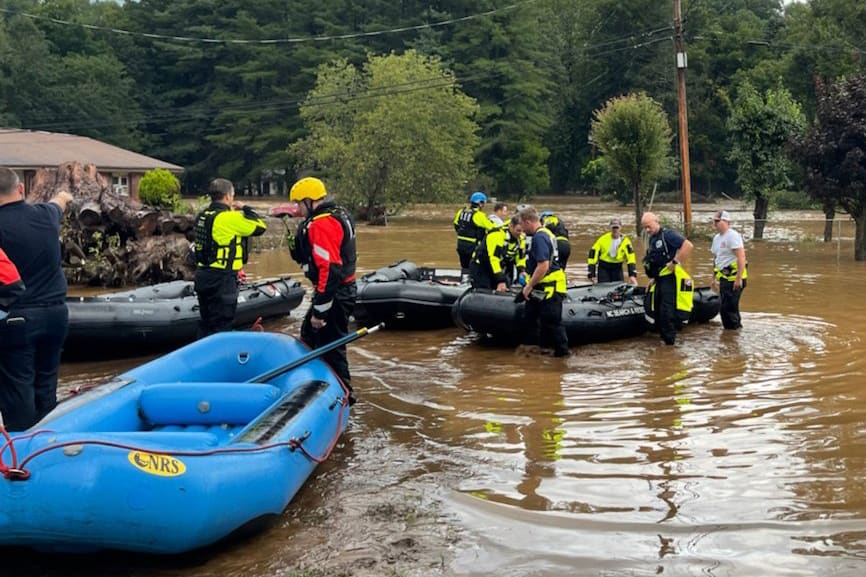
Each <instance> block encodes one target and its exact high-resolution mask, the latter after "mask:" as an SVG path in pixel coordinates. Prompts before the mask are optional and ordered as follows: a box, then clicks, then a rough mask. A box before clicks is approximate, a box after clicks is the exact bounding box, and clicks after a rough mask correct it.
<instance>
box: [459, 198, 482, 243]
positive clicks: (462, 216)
mask: <svg viewBox="0 0 866 577" xmlns="http://www.w3.org/2000/svg"><path fill="white" fill-rule="evenodd" d="M479 210H481V209H480V208H479V207H477V206H467V207H464V208H461V209H460V210H458V211H457V215H456V216H455V217H454V230H455V231H457V240H465V241H467V242H472V243H477V242H478V241H480V240H481V239H482V238H484V235H485V233H486V232H487V230H486V229H484V228H483V227H480V226H478V224H476V223H475V213H476V212H478V211H479Z"/></svg>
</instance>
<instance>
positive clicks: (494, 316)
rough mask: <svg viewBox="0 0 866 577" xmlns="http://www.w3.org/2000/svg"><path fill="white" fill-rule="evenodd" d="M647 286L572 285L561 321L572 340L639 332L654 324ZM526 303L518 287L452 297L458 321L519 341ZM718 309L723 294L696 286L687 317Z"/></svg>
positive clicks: (701, 317) (694, 319) (704, 316)
mask: <svg viewBox="0 0 866 577" xmlns="http://www.w3.org/2000/svg"><path fill="white" fill-rule="evenodd" d="M645 294H646V289H645V288H644V287H637V286H633V285H629V284H621V283H603V284H596V285H586V286H578V287H571V288H569V289H568V299H567V300H566V301H564V302H563V304H562V323H563V325H565V331H566V333H568V342H569V344H570V345H580V344H585V343H598V342H604V341H611V340H615V339H621V338H625V337H632V336H637V335H640V334H642V333H644V332H645V331H647V330H648V329H649V328H650V325H649V323H648V322H647V320H646V319H645V318H644V305H643V301H644V296H645ZM523 308H524V305H523V304H522V303H520V304H517V303H515V302H514V293H510V292H509V293H501V294H498V293H493V292H490V291H468V292H466V293H465V294H464V295H462V296H461V297H460V298H459V299H458V300H457V302H455V303H454V307H453V310H452V312H453V315H454V321H455V322H456V323H457V325H458V326H461V327H463V328H464V329H466V330H469V331H475V332H477V333H481V334H484V335H487V336H489V337H492V338H493V339H495V340H497V341H500V342H504V343H509V344H516V343H519V342H520V341H521V339H522V337H523V336H524V335H525V334H526V330H527V329H526V326H525V321H524V319H523ZM718 313H719V295H718V294H716V293H715V292H713V291H712V290H711V289H710V288H709V287H704V288H697V289H695V296H694V309H693V310H692V314H691V317H690V318H689V323H705V322H707V321H709V320H710V319H712V318H713V317H715V316H716V315H717V314H718Z"/></svg>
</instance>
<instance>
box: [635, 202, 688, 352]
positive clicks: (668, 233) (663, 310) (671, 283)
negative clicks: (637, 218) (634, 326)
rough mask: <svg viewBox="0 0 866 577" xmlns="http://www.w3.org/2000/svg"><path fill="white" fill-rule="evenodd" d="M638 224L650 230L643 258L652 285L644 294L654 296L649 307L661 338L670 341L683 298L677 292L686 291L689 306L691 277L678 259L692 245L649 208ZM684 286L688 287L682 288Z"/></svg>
mask: <svg viewBox="0 0 866 577" xmlns="http://www.w3.org/2000/svg"><path fill="white" fill-rule="evenodd" d="M641 225H642V226H643V228H644V229H646V231H647V232H648V233H649V234H650V237H649V240H648V241H647V252H646V256H644V259H643V263H644V269H645V270H646V273H647V276H648V277H649V279H650V287H652V285H653V284H655V289H654V290H653V291H651V294H650V295H648V296H647V298H652V299H654V300H653V306H652V309H653V311H654V314H655V316H656V321H657V324H658V327H659V332H660V333H661V337H662V340H663V341H664V342H665V344H666V345H673V344H674V343H675V342H676V339H677V328H678V326H679V320H678V318H677V309H678V308H679V305H680V303H681V302H682V301H683V298H681V295H680V293H683V294H687V297H686V299H687V301H688V307H689V310H691V303H692V297H691V290H692V287H691V277H689V276H688V273H686V272H685V270H684V269H683V268H682V265H681V264H680V263H681V261H682V259H683V258H685V257H686V256H688V254H689V253H690V252H692V248H693V245H692V243H691V241H690V240H688V239H687V238H685V237H683V235H681V234H680V233H678V232H676V231H673V230H671V229H669V228H664V227H663V226H662V225H661V224H660V223H659V217H658V216H656V215H655V214H654V213H652V212H645V213H644V215H643V217H642V218H641ZM686 285H687V286H686ZM686 288H688V289H689V290H688V291H685V290H684V289H686ZM653 293H654V294H653Z"/></svg>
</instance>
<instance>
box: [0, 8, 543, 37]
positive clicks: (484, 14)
mask: <svg viewBox="0 0 866 577" xmlns="http://www.w3.org/2000/svg"><path fill="white" fill-rule="evenodd" d="M536 1H537V0H523V1H522V2H516V3H514V4H509V5H508V6H503V7H502V8H494V9H493V10H487V11H486V12H479V13H477V14H470V15H468V16H461V17H460V18H450V19H448V20H441V21H439V22H430V23H427V24H418V25H416V26H401V27H399V28H389V29H386V30H375V31H371V32H354V33H350V34H334V35H327V36H301V37H295V38H268V39H259V40H244V39H222V38H202V37H195V36H174V35H170V34H155V33H151V32H135V31H133V30H124V29H122V28H112V27H109V26H97V25H96V24H84V23H81V22H72V21H69V20H63V19H61V18H52V17H50V16H40V15H38V14H31V13H29V12H21V11H18V10H9V9H6V8H0V12H3V13H6V14H12V15H15V16H23V17H24V18H30V19H32V20H42V21H46V22H51V23H53V24H58V25H62V26H72V27H77V28H85V29H87V30H95V31H98V32H109V33H111V34H121V35H124V36H135V37H139V38H148V39H151V40H166V41H170V42H186V43H191V42H195V43H202V44H300V43H303V42H325V41H331V40H349V39H353V38H369V37H373V36H384V35H386V34H399V33H402V32H411V31H416V30H424V29H428V28H439V27H442V26H450V25H451V24H457V23H460V22H468V21H471V20H476V19H478V18H486V17H488V16H493V15H494V14H499V13H501V12H506V11H508V10H513V9H515V8H519V7H521V6H524V5H527V4H532V3H534V2H536Z"/></svg>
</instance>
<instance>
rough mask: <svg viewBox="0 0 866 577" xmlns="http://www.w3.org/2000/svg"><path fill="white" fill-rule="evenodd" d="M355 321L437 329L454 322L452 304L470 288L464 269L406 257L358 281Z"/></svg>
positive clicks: (398, 327)
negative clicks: (438, 266) (418, 262)
mask: <svg viewBox="0 0 866 577" xmlns="http://www.w3.org/2000/svg"><path fill="white" fill-rule="evenodd" d="M357 287H358V298H357V301H356V302H355V311H354V317H355V321H356V322H358V323H359V324H362V325H373V324H376V323H380V322H383V323H385V326H386V327H388V328H397V329H435V328H443V327H450V326H453V325H454V322H453V320H452V319H451V306H452V305H453V304H454V301H456V300H457V298H458V297H460V295H462V294H463V293H464V292H465V291H466V290H467V289H468V288H469V285H468V284H464V283H462V282H461V277H460V271H459V270H452V269H435V268H424V267H418V266H417V265H416V264H415V263H414V262H409V261H405V260H402V261H400V262H397V263H394V264H392V265H391V266H386V267H384V268H380V269H379V270H377V271H376V272H372V273H370V274H367V275H365V276H363V277H361V278H360V279H358V281H357Z"/></svg>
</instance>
